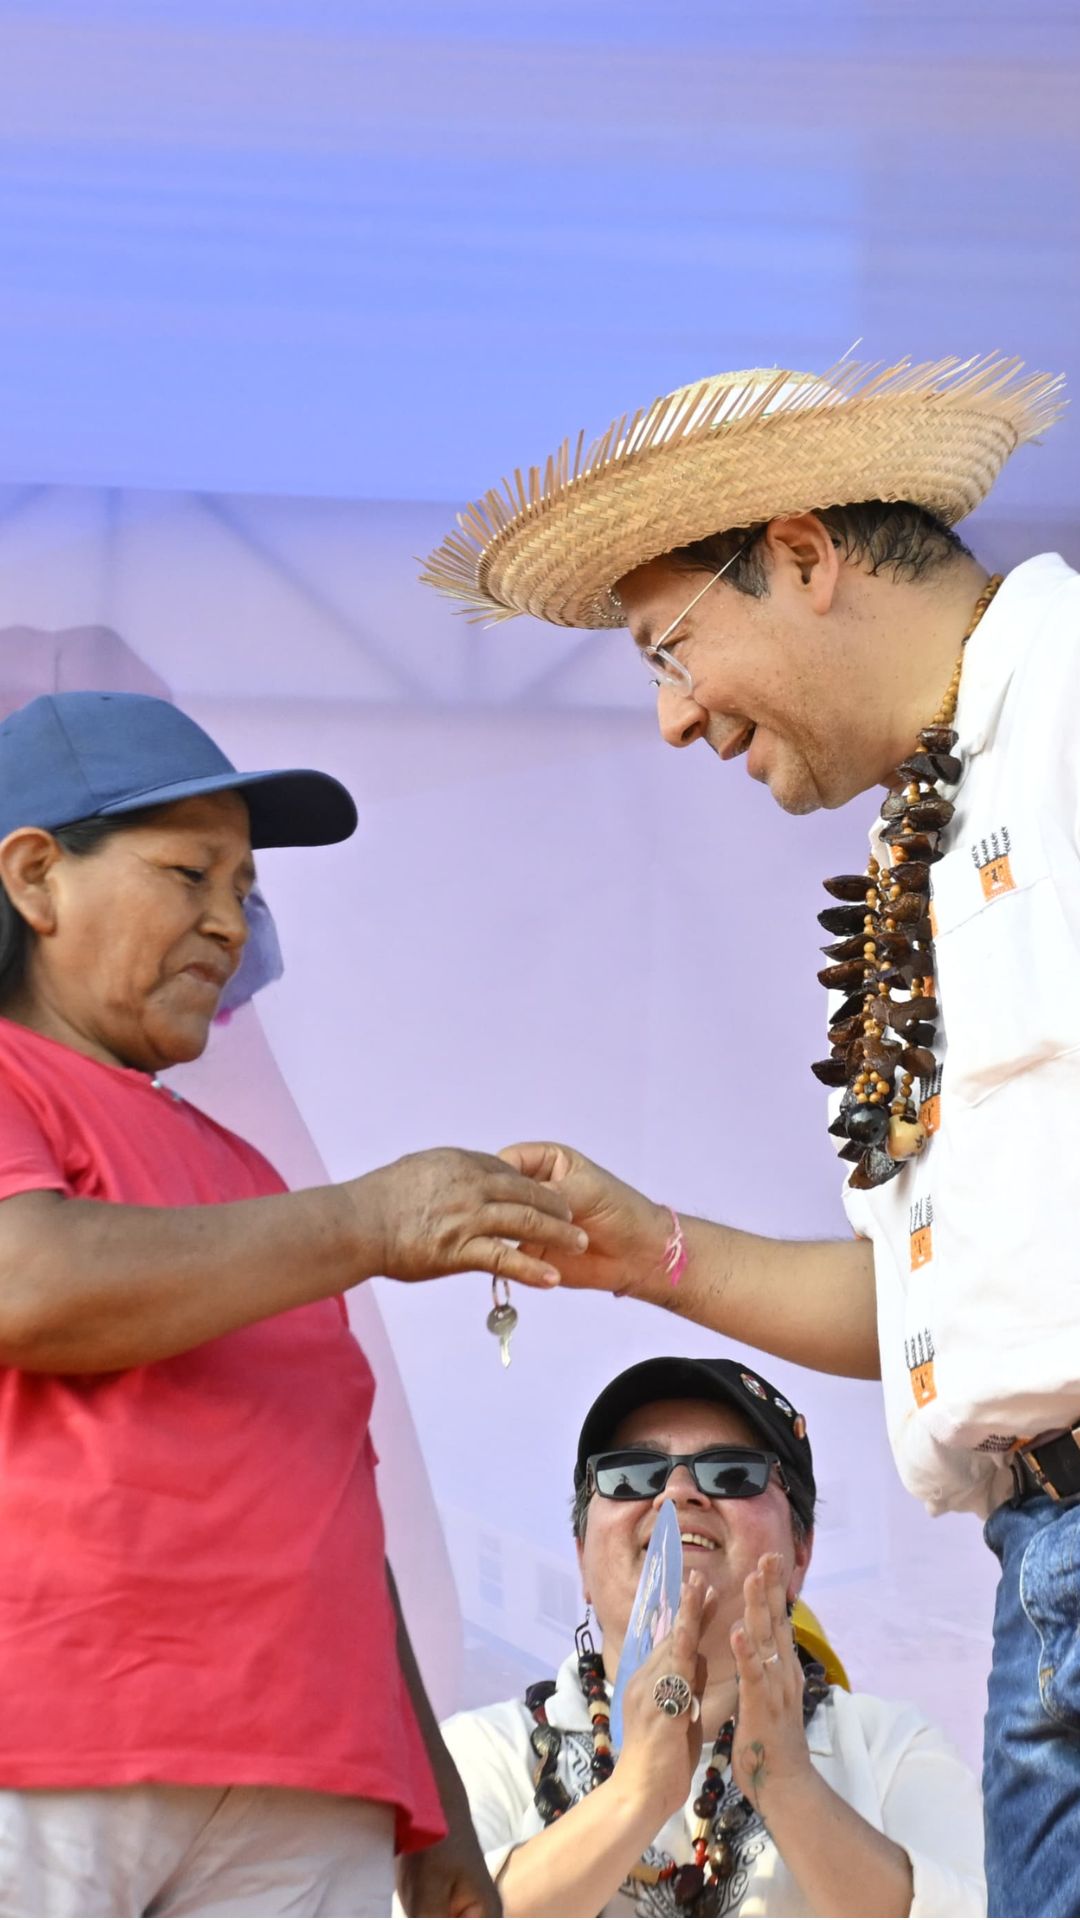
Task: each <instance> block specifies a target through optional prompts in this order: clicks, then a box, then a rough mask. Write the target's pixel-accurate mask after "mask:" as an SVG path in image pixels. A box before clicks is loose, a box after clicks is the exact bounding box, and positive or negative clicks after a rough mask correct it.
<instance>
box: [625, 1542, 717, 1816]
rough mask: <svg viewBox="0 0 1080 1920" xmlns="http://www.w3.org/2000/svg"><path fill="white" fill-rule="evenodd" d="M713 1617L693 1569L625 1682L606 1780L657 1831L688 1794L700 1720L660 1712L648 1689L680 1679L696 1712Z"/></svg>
mask: <svg viewBox="0 0 1080 1920" xmlns="http://www.w3.org/2000/svg"><path fill="white" fill-rule="evenodd" d="M715 1611H716V1595H715V1593H714V1592H713V1589H712V1588H711V1587H707V1586H706V1584H705V1581H704V1579H703V1577H702V1575H701V1574H700V1573H699V1572H698V1571H697V1570H696V1569H695V1570H694V1572H693V1573H691V1575H690V1577H689V1579H688V1580H687V1581H686V1582H685V1583H684V1585H683V1590H682V1597H681V1599H680V1601H679V1611H678V1613H677V1614H676V1615H675V1621H674V1624H673V1626H672V1629H671V1632H670V1633H669V1634H668V1636H667V1639H666V1640H661V1642H660V1644H659V1646H657V1647H654V1649H653V1651H652V1653H651V1654H650V1655H649V1658H648V1659H647V1660H646V1661H645V1662H644V1664H643V1665H642V1666H640V1667H639V1668H638V1670H637V1672H636V1673H635V1674H634V1675H633V1677H632V1678H631V1679H630V1680H629V1681H628V1682H627V1686H626V1692H625V1694H624V1695H623V1744H622V1751H621V1753H620V1755H619V1759H618V1763H617V1765H616V1768H615V1774H614V1775H613V1776H612V1777H613V1778H617V1779H618V1780H619V1782H620V1784H621V1785H622V1787H623V1789H624V1791H625V1790H626V1789H627V1788H629V1790H630V1792H631V1793H633V1794H635V1795H639V1796H640V1797H641V1798H642V1800H647V1801H648V1802H649V1803H650V1804H651V1805H652V1806H653V1807H654V1808H655V1812H656V1825H657V1828H659V1827H661V1826H662V1825H663V1823H664V1821H665V1820H668V1819H670V1817H671V1815H672V1814H673V1813H675V1812H676V1811H677V1810H678V1808H679V1807H681V1806H682V1805H683V1804H684V1802H685V1801H686V1797H687V1795H688V1794H689V1792H690V1785H691V1782H692V1780H693V1777H694V1769H695V1767H696V1766H697V1763H698V1760H699V1759H700V1757H701V1716H700V1710H699V1711H697V1712H694V1711H693V1710H692V1709H691V1710H690V1711H687V1712H686V1713H680V1714H677V1715H675V1714H673V1715H668V1714H666V1713H663V1712H661V1710H660V1708H659V1707H658V1706H657V1704H656V1700H655V1698H654V1695H653V1689H654V1687H655V1686H656V1683H657V1681H658V1680H659V1679H660V1678H661V1677H662V1676H663V1675H664V1674H667V1673H677V1674H681V1676H682V1678H683V1679H684V1680H685V1681H686V1682H687V1684H688V1686H689V1688H690V1691H691V1693H692V1694H693V1696H694V1699H695V1700H696V1701H697V1703H698V1706H699V1709H700V1702H701V1697H702V1694H703V1693H704V1691H705V1686H706V1682H707V1679H708V1674H707V1671H706V1666H705V1659H704V1656H703V1655H702V1653H701V1652H700V1647H701V1642H702V1640H703V1638H704V1636H705V1634H706V1633H707V1632H708V1629H709V1626H710V1625H711V1623H712V1619H713V1615H714V1614H715Z"/></svg>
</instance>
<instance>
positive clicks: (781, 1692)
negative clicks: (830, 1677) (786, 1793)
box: [731, 1553, 812, 1817]
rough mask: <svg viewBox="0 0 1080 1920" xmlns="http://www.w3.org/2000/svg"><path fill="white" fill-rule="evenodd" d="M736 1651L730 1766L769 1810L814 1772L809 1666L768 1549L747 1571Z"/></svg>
mask: <svg viewBox="0 0 1080 1920" xmlns="http://www.w3.org/2000/svg"><path fill="white" fill-rule="evenodd" d="M731 1650H732V1653H733V1654H734V1656H735V1670H736V1673H737V1674H738V1680H739V1710H738V1717H737V1720H736V1724H735V1744H734V1746H733V1748H732V1754H731V1770H732V1773H733V1775H734V1778H735V1782H736V1784H737V1786H738V1787H739V1788H740V1790H741V1791H742V1792H743V1793H745V1795H746V1797H747V1799H748V1800H752V1801H753V1803H754V1805H755V1807H756V1808H757V1809H758V1812H759V1813H762V1814H765V1813H766V1808H767V1806H768V1803H769V1801H770V1798H772V1797H774V1796H775V1795H776V1793H777V1791H783V1790H784V1789H785V1788H790V1787H791V1786H792V1785H793V1784H796V1783H798V1784H801V1783H802V1782H803V1781H805V1779H806V1778H807V1777H808V1776H809V1775H810V1773H811V1771H812V1768H811V1761H810V1749H809V1747H808V1746H807V1744H806V1731H805V1728H804V1725H803V1671H802V1667H801V1665H800V1663H799V1656H798V1654H797V1653H796V1651H795V1638H794V1635H793V1633H792V1631H791V1623H790V1621H789V1619H788V1614H787V1593H786V1590H785V1585H784V1579H783V1563H782V1561H781V1559H780V1555H779V1554H778V1553H763V1554H762V1556H761V1559H760V1560H759V1561H758V1564H757V1567H756V1569H755V1571H754V1572H753V1573H751V1574H748V1575H747V1578H746V1580H745V1582H744V1585H743V1617H742V1619H741V1620H740V1621H738V1622H737V1623H736V1625H735V1626H734V1627H733V1628H732V1630H731ZM766 1817H767V1815H766Z"/></svg>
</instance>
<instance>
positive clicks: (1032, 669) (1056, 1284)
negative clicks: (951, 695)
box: [834, 554, 1080, 1514]
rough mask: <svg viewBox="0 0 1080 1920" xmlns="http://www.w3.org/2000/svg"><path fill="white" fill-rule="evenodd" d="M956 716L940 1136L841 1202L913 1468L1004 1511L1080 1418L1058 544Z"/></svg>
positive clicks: (943, 931) (944, 886)
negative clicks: (897, 1169)
mask: <svg viewBox="0 0 1080 1920" xmlns="http://www.w3.org/2000/svg"><path fill="white" fill-rule="evenodd" d="M955 726H956V729H957V734H958V742H957V745H956V747H955V749H954V751H955V752H956V753H957V754H958V755H960V756H961V758H962V761H963V771H962V774H961V777H960V781H959V784H958V785H957V787H955V788H952V787H947V788H945V789H944V791H945V792H946V793H947V794H948V796H949V798H950V799H952V800H953V803H954V805H955V809H956V811H955V813H954V815H953V818H952V820H951V821H950V823H949V825H948V826H947V827H946V828H945V829H944V831H943V833H942V835H941V838H940V841H939V844H940V845H941V846H942V847H943V848H944V850H945V851H944V857H943V858H942V859H941V860H940V861H939V862H937V863H936V864H935V865H934V866H933V867H932V868H931V886H932V901H931V906H932V918H933V923H934V925H935V928H936V933H935V940H934V947H935V956H936V969H937V976H936V977H937V991H938V1003H939V1009H940V1014H941V1023H940V1025H939V1032H938V1041H937V1043H936V1046H935V1051H936V1052H937V1055H938V1061H939V1066H940V1070H941V1071H940V1092H939V1094H938V1096H937V1100H936V1102H935V1104H934V1109H933V1111H932V1118H933V1120H934V1121H935V1122H936V1130H935V1131H934V1132H933V1133H932V1135H931V1138H930V1140H929V1142H928V1144H927V1146H926V1149H925V1150H924V1152H923V1153H922V1154H921V1155H919V1156H918V1157H917V1158H916V1159H914V1160H912V1161H910V1162H909V1163H908V1164H907V1166H906V1167H905V1168H904V1170H903V1172H901V1173H900V1174H899V1175H898V1176H897V1177H896V1178H895V1179H894V1180H891V1181H890V1182H889V1183H888V1184H887V1185H885V1186H883V1187H877V1188H873V1189H871V1190H869V1191H867V1192H854V1191H852V1189H851V1188H850V1187H848V1186H847V1185H845V1190H844V1203H845V1207H846V1210H847V1214H848V1218H849V1220H850V1222H851V1224H852V1226H853V1227H854V1228H855V1231H856V1232H857V1233H859V1234H861V1235H863V1236H865V1237H867V1238H869V1239H870V1240H872V1242H873V1248H874V1270H875V1276H876V1282H877V1299H878V1334H879V1341H880V1347H881V1374H882V1383H883V1386H884V1391H885V1407H886V1417H887V1420H888V1426H889V1436H890V1439H891V1442H892V1447H893V1452H894V1454H895V1456H896V1461H897V1465H898V1467H899V1470H900V1474H901V1478H902V1479H903V1480H904V1482H905V1484H906V1485H907V1486H908V1487H909V1488H910V1489H911V1491H912V1492H913V1493H915V1494H916V1495H917V1496H918V1498H919V1499H920V1500H922V1501H923V1502H924V1503H925V1505H926V1506H927V1507H928V1508H929V1510H930V1511H931V1512H932V1513H940V1512H943V1511H945V1510H947V1509H950V1508H971V1509H973V1510H974V1511H976V1512H978V1513H980V1514H986V1513H989V1512H990V1511H991V1510H992V1509H993V1508H994V1507H995V1506H997V1505H998V1504H999V1503H1000V1502H1001V1501H1002V1500H1004V1499H1007V1498H1008V1496H1009V1493H1010V1490H1011V1480H1010V1476H1009V1472H1008V1469H1007V1467H1006V1466H1005V1464H1004V1461H1003V1459H1002V1455H1003V1454H1004V1453H1005V1452H1007V1451H1008V1449H1009V1447H1010V1446H1011V1445H1012V1444H1013V1442H1014V1440H1015V1439H1016V1438H1017V1437H1018V1436H1020V1437H1024V1438H1032V1437H1034V1436H1036V1435H1038V1434H1043V1433H1047V1432H1049V1431H1051V1430H1053V1429H1055V1428H1062V1427H1071V1426H1073V1425H1074V1424H1076V1423H1077V1422H1078V1421H1080V1151H1078V1145H1080V575H1078V574H1076V573H1074V572H1073V570H1072V569H1071V568H1070V567H1068V566H1066V564H1065V562H1064V561H1063V560H1062V559H1060V558H1059V556H1058V555H1057V554H1043V555H1041V556H1040V557H1039V558H1038V559H1034V560H1029V561H1026V562H1025V564H1024V565H1023V566H1020V567H1017V568H1016V570H1015V572H1013V573H1010V574H1009V576H1008V578H1007V579H1006V580H1005V581H1004V583H1003V585H1002V586H1001V587H1000V588H999V589H998V592H997V595H996V597H995V599H994V600H993V601H992V602H991V605H990V607H989V608H988V610H987V612H986V613H985V614H984V615H983V618H982V620H981V621H980V623H979V625H978V627H977V628H976V629H975V632H974V634H973V635H972V637H971V639H970V641H969V642H968V645H967V649H966V657H965V661H964V671H963V676H962V678H961V682H960V699H959V705H958V710H957V717H956V721H955ZM880 826H881V822H880V821H879V822H878V825H877V827H876V828H875V832H874V835H872V836H871V846H872V848H873V849H874V850H875V851H878V848H879V846H880V843H879V842H878V841H877V839H876V835H877V833H878V831H879V829H880ZM884 857H885V858H886V859H887V858H888V856H887V854H886V855H885V856H884ZM928 1091H931V1092H932V1090H928V1089H926V1088H923V1089H922V1092H923V1094H924V1096H925V1095H926V1093H927V1092H928ZM835 1105H836V1103H834V1111H835Z"/></svg>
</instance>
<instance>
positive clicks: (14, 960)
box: [0, 807, 162, 1006]
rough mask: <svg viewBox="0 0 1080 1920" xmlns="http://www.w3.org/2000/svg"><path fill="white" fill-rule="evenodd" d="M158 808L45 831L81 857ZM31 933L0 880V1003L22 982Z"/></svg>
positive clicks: (148, 818)
mask: <svg viewBox="0 0 1080 1920" xmlns="http://www.w3.org/2000/svg"><path fill="white" fill-rule="evenodd" d="M161 811H162V809H161V808H160V807H140V808H138V809H137V810H136V811H135V812H133V813H113V814H107V815H106V814H98V815H96V816H95V818H94V819H92V820H73V821H72V823H71V825H70V826H67V827H50V828H49V829H48V831H49V832H50V833H51V834H52V837H53V839H54V840H56V841H58V842H59V844H60V846H62V847H63V849H64V852H65V853H73V854H76V855H77V856H80V857H81V856H82V855H83V854H87V853H94V852H96V850H97V848H98V847H100V846H101V844H102V842H103V841H105V840H109V839H111V837H112V835H113V834H114V833H123V832H124V830H125V829H126V828H128V827H144V826H146V825H147V823H148V822H149V821H151V820H155V819H156V818H157V816H158V814H159V813H160V812H161ZM26 824H27V826H32V825H33V822H32V821H29V820H28V821H27V823H26ZM33 937H34V936H33V934H32V933H31V931H30V928H29V927H28V926H27V924H26V921H25V920H24V919H23V917H22V914H21V913H20V912H19V910H18V908H17V907H14V906H12V903H11V901H10V900H9V899H8V896H7V892H6V890H5V887H4V884H3V882H2V881H0V1006H2V1005H3V1004H4V1002H5V1001H6V1000H7V998H8V996H9V995H10V994H12V993H14V992H15V991H16V989H17V988H19V987H21V986H22V983H23V979H24V977H25V974H26V962H27V959H28V957H29V953H30V943H31V941H32V940H33Z"/></svg>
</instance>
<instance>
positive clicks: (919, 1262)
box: [911, 1226, 934, 1273]
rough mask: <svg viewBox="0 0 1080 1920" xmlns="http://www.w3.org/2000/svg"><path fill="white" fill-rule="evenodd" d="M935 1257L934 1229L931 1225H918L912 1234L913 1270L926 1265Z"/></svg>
mask: <svg viewBox="0 0 1080 1920" xmlns="http://www.w3.org/2000/svg"><path fill="white" fill-rule="evenodd" d="M933 1257H934V1238H933V1229H932V1228H931V1227H929V1226H926V1227H916V1229H915V1231H914V1233H913V1234H912V1236H911V1271H912V1273H914V1272H915V1269H916V1268H917V1267H925V1266H927V1265H928V1264H929V1262H930V1261H931V1260H932V1259H933Z"/></svg>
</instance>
